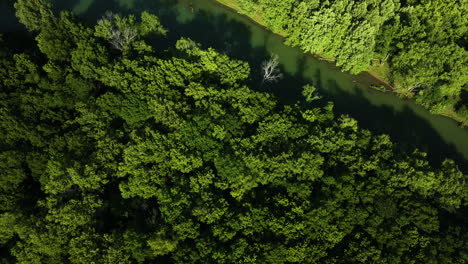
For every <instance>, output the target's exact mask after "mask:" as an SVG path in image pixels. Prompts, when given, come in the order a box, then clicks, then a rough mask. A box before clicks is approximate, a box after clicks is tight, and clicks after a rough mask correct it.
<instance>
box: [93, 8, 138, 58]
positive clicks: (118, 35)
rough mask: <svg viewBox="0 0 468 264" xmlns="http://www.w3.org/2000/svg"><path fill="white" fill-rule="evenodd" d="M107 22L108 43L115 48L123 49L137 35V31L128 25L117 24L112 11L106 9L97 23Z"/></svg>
mask: <svg viewBox="0 0 468 264" xmlns="http://www.w3.org/2000/svg"><path fill="white" fill-rule="evenodd" d="M106 22H107V23H109V43H110V44H111V46H112V47H113V48H115V49H118V50H120V51H123V50H124V49H125V47H127V46H128V45H129V44H130V43H131V42H132V41H134V40H135V39H136V38H137V36H138V31H137V30H136V29H135V28H131V27H130V26H123V27H122V26H118V25H117V23H116V18H115V15H114V13H112V12H111V11H107V12H106V13H105V14H104V16H102V18H101V19H100V20H99V21H98V23H106Z"/></svg>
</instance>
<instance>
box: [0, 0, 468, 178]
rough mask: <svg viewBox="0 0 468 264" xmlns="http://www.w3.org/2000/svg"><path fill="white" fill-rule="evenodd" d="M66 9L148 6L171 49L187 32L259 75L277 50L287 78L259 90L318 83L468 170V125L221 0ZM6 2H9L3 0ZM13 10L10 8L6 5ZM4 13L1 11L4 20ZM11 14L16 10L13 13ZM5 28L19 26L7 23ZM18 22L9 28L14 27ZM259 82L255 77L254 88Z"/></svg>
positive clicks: (374, 125)
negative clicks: (309, 51)
mask: <svg viewBox="0 0 468 264" xmlns="http://www.w3.org/2000/svg"><path fill="white" fill-rule="evenodd" d="M53 2H55V3H54V4H55V6H56V8H57V9H58V10H62V9H65V10H72V11H74V12H75V13H77V14H78V15H79V16H81V17H82V18H84V19H85V20H87V21H89V22H91V23H94V22H95V21H96V20H97V19H98V18H99V17H101V16H102V15H103V14H104V13H105V11H107V10H111V11H114V12H116V13H121V14H129V13H139V12H141V11H143V10H147V11H149V12H151V13H154V14H156V15H158V16H159V17H160V18H161V21H162V23H163V25H164V26H165V27H166V28H167V29H169V34H168V43H156V45H161V46H168V45H170V44H172V43H174V42H175V41H176V40H177V39H178V38H180V37H181V36H185V37H189V38H191V39H193V40H195V41H197V42H199V43H201V44H202V46H203V47H213V48H215V49H217V50H218V51H221V52H224V53H226V54H228V55H229V56H231V57H233V58H237V59H242V60H245V61H248V62H249V63H250V65H251V68H252V74H253V76H254V77H255V76H257V77H258V78H259V75H260V69H259V68H260V65H261V62H262V61H263V60H265V59H266V58H268V57H269V54H271V53H274V54H277V55H278V56H279V60H280V65H281V69H282V71H283V73H284V74H285V77H284V78H283V79H282V80H281V81H280V82H278V83H277V84H268V85H264V86H263V87H261V88H259V89H262V90H264V91H268V92H272V93H274V94H275V95H277V96H278V98H279V99H280V100H281V101H282V102H284V103H295V102H296V101H298V100H302V99H301V95H300V94H301V87H302V85H304V84H306V83H312V84H314V85H315V86H316V87H318V88H319V89H320V93H321V95H322V96H323V99H322V100H329V101H333V102H334V103H335V111H336V113H337V114H348V115H350V116H352V117H353V118H355V119H357V120H358V121H359V124H360V126H361V127H364V128H367V129H370V130H372V131H374V132H376V133H385V134H389V135H390V136H391V137H392V139H393V141H395V142H398V143H400V144H401V147H403V148H408V149H409V150H410V149H414V148H419V149H420V150H422V151H425V152H428V153H429V159H430V160H431V161H435V162H440V161H441V160H443V159H444V158H451V159H454V160H456V161H457V162H459V164H462V165H463V167H464V170H465V171H468V130H466V129H462V128H460V127H458V125H457V123H456V122H455V121H453V120H450V119H448V118H445V117H442V116H436V115H432V114H430V113H429V112H428V111H426V110H424V109H423V108H422V107H419V106H417V105H415V104H414V103H412V102H410V101H406V100H402V99H400V98H398V97H396V96H395V95H394V94H392V93H382V92H379V91H376V90H373V89H369V88H368V87H369V85H371V84H378V81H377V80H375V79H373V78H371V77H370V76H368V75H366V74H361V75H357V76H353V75H350V74H347V73H343V72H341V71H340V70H339V69H337V68H336V67H335V66H334V65H333V64H331V63H328V62H325V61H320V60H319V59H317V58H315V57H313V56H311V55H306V54H304V53H302V52H301V51H300V50H299V49H297V48H291V47H288V46H286V45H284V44H283V39H282V38H281V37H279V36H276V35H274V34H272V33H271V32H269V31H267V30H265V29H264V28H262V27H261V26H259V25H257V24H255V23H254V22H252V21H251V20H249V19H248V18H246V17H244V16H241V15H239V14H237V13H235V12H233V11H232V10H229V9H227V8H226V7H224V6H221V5H220V4H218V3H217V2H215V1H214V0H67V1H59V0H54V1H53ZM0 4H1V2H0ZM4 10H6V9H4ZM1 13H3V11H2V10H1V9H0V17H1ZM10 13H11V12H10ZM4 21H5V19H2V20H1V23H2V24H1V25H0V31H2V30H3V31H5V30H6V31H11V30H13V29H17V28H18V27H13V26H6V25H4V23H6V22H4ZM15 23H16V22H15V21H12V22H11V23H10V24H8V25H14V24H15ZM257 84H259V81H258V80H256V78H254V80H253V81H252V85H253V86H254V87H256V86H257Z"/></svg>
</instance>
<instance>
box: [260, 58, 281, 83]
mask: <svg viewBox="0 0 468 264" xmlns="http://www.w3.org/2000/svg"><path fill="white" fill-rule="evenodd" d="M278 64H279V63H278V55H276V54H271V56H270V59H268V60H266V61H264V62H263V63H262V76H263V80H262V83H261V85H263V84H264V83H265V82H277V81H278V80H280V79H281V78H283V74H282V73H281V72H280V69H279V68H278ZM261 85H260V86H261Z"/></svg>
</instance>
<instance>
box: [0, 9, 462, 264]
mask: <svg viewBox="0 0 468 264" xmlns="http://www.w3.org/2000/svg"><path fill="white" fill-rule="evenodd" d="M38 3H39V2H38ZM239 3H240V4H242V1H241V2H239ZM243 4H247V3H246V2H243ZM296 4H297V2H295V1H289V2H285V3H282V4H278V3H273V2H268V1H261V2H259V4H258V5H261V6H262V7H265V6H268V7H271V8H278V7H277V6H280V8H283V5H284V8H286V7H287V8H292V9H295V8H296ZM307 4H308V6H307V5H306V2H302V3H300V4H298V5H297V6H299V7H298V8H300V10H298V9H295V13H294V14H302V15H303V16H304V17H302V18H301V19H300V20H298V22H297V23H298V24H301V23H306V22H305V21H308V22H313V23H312V25H313V26H314V29H315V30H317V32H314V31H313V30H311V31H309V30H308V29H307V31H303V29H301V30H298V31H294V30H293V31H294V32H295V33H294V34H296V35H295V37H299V38H300V37H301V36H304V39H300V42H302V41H303V42H304V43H308V44H312V43H313V44H317V45H316V46H314V47H311V46H309V47H307V49H310V50H312V49H317V50H322V51H326V52H329V53H333V54H335V55H337V60H338V61H340V60H342V61H343V62H346V63H343V67H344V68H346V69H349V70H356V71H357V70H358V69H359V68H362V67H363V65H364V64H363V63H364V62H365V61H367V60H368V59H369V58H370V56H371V55H370V54H371V53H372V49H367V50H366V49H365V47H367V46H369V45H370V46H373V45H374V44H373V43H374V42H373V41H374V40H373V35H374V34H375V32H374V31H376V30H378V27H379V25H380V24H381V23H383V20H385V17H386V16H391V15H392V14H393V12H394V9H395V8H396V7H394V6H392V4H391V3H390V2H388V1H384V2H383V3H380V2H379V3H377V2H375V1H360V2H359V3H358V4H356V5H351V3H344V2H343V1H335V2H333V3H325V2H323V3H322V5H323V6H320V4H321V3H320V2H319V1H308V2H307ZM379 4H381V6H379ZM19 5H22V6H19V7H18V9H19V10H20V11H21V12H23V13H24V14H25V15H24V18H23V19H24V21H25V23H33V22H31V21H32V20H33V18H34V17H35V16H36V15H31V14H29V13H27V12H29V11H28V10H29V9H33V8H35V7H34V6H31V5H28V4H27V3H26V2H22V1H20V2H19ZM39 6H40V5H39ZM377 6H378V7H377ZM384 6H385V7H384ZM245 7H248V6H245ZM251 7H252V8H256V7H257V6H256V5H255V6H254V5H252V6H251ZM249 8H250V7H249ZM376 10H385V14H382V18H378V19H374V20H372V21H371V19H368V18H369V16H370V17H373V16H374V15H370V14H371V13H372V14H374V13H376V12H377V11H376ZM270 11H271V12H270ZM270 11H269V12H270V13H269V14H268V19H269V21H270V22H271V23H277V22H278V21H279V22H278V23H280V22H281V23H283V22H284V21H285V19H287V17H288V16H289V15H288V13H281V12H279V13H278V12H277V11H278V10H270ZM309 11H311V12H313V13H314V14H315V15H317V17H310V16H309V15H310V14H309ZM348 11H349V12H351V13H352V15H351V14H350V13H349V12H348ZM31 12H32V11H31ZM34 12H36V11H34ZM277 14H281V16H279V15H278V16H277ZM338 14H340V15H338ZM45 17H46V16H45ZM41 19H42V18H41ZM289 19H290V18H289ZM28 21H29V22H28ZM41 21H42V20H41ZM41 21H39V22H38V23H40V24H37V27H35V28H34V29H35V30H36V29H37V30H39V31H40V33H39V36H38V45H39V47H40V50H41V51H42V52H43V53H44V54H45V55H46V56H45V57H40V59H38V58H39V57H36V56H33V55H27V54H16V55H12V56H5V58H4V59H2V60H1V62H0V63H1V65H2V67H0V77H1V78H0V88H1V90H0V98H1V99H2V100H0V116H1V121H0V131H1V132H2V133H0V145H1V146H2V147H3V148H2V150H1V151H0V163H1V164H0V176H1V177H0V190H1V193H0V243H1V244H2V252H3V250H5V251H6V250H7V251H9V252H10V254H11V258H12V259H14V261H16V262H18V263H68V262H70V263H146V262H174V263H240V262H248V263H288V262H298V263H351V262H353V263H354V262H355V263H359V262H361V263H368V262H372V263H402V262H403V263H406V262H408V263H409V262H411V261H421V262H430V261H435V260H437V261H440V262H441V263H451V262H453V263H456V262H457V261H458V263H464V262H466V261H464V260H466V257H465V256H464V255H463V253H462V252H463V249H464V248H465V247H464V241H466V234H467V232H466V230H465V229H466V228H465V227H464V226H463V225H462V224H460V223H461V222H462V221H460V220H459V219H462V217H464V215H463V206H465V205H466V203H467V199H468V197H467V196H466V191H465V190H466V188H467V184H468V183H467V181H466V176H465V175H464V174H463V173H462V172H461V171H460V170H459V169H458V167H457V165H456V164H455V163H454V162H452V161H445V162H444V163H443V164H442V166H440V168H437V169H436V168H434V167H431V166H430V165H429V163H428V161H427V158H426V154H424V153H422V152H418V151H415V152H414V153H410V154H405V153H402V152H400V151H398V145H395V144H393V143H392V142H391V141H390V139H389V137H388V136H385V135H373V134H372V133H371V132H369V131H367V130H363V129H361V128H360V127H359V126H358V123H357V121H356V120H354V119H353V118H352V117H349V116H346V115H343V116H338V117H335V116H334V114H333V103H331V102H328V103H324V104H325V106H324V107H311V106H309V105H308V104H306V105H300V104H296V105H281V104H279V103H278V102H277V101H276V99H275V98H274V97H273V96H272V95H270V94H266V93H262V92H256V91H254V90H252V89H250V88H249V87H247V86H246V82H247V81H248V80H249V78H250V68H249V65H248V64H247V63H245V62H242V61H238V60H232V59H230V58H229V57H227V56H225V55H222V54H219V53H218V52H216V51H215V50H213V49H202V48H201V47H200V45H199V44H197V43H195V42H194V41H192V40H189V39H181V40H179V41H177V43H176V45H175V47H174V48H172V49H168V50H166V51H158V53H153V52H152V47H149V46H147V45H146V44H145V43H144V42H143V41H142V40H141V39H139V37H142V36H144V35H146V34H150V33H156V34H165V30H164V29H163V28H162V27H161V25H160V23H159V21H158V19H157V18H156V17H155V16H153V15H150V14H148V13H143V14H142V16H141V22H137V19H136V18H135V17H134V16H128V17H120V16H115V15H111V16H108V17H106V18H104V19H103V20H101V21H100V22H99V24H98V25H97V26H96V27H95V29H94V31H93V30H91V29H89V28H87V27H85V26H83V25H80V24H78V23H76V22H74V20H73V18H72V16H71V15H70V14H68V13H64V14H62V16H61V17H60V18H50V21H49V22H47V23H48V25H47V26H46V24H47V23H45V22H41ZM54 21H55V22H57V21H58V22H57V23H55V22H54ZM275 21H276V22H275ZM363 21H364V22H363ZM281 23H280V24H278V25H281ZM33 27H34V26H33ZM280 29H284V26H280V27H279V28H278V30H280ZM319 29H320V30H319ZM322 29H323V30H322ZM348 29H352V30H351V31H350V32H348V33H346V31H347V30H348ZM112 30H118V32H120V33H118V34H121V35H120V37H122V36H124V35H125V34H130V33H131V32H133V31H135V32H138V34H139V35H138V37H135V39H132V40H131V41H128V42H125V43H122V44H123V45H122V46H121V47H122V51H123V56H114V55H112V54H113V53H115V51H112V49H113V48H115V47H113V45H114V44H112V43H108V44H106V43H105V42H103V40H104V41H113V39H114V37H115V36H113V35H112V34H113V33H112ZM126 30H129V31H128V32H127V33H125V32H126ZM288 30H289V29H288ZM345 33H346V34H345ZM115 34H117V33H115ZM301 34H305V35H301ZM333 38H336V43H335V42H334V41H335V40H334V39H333ZM294 41H296V42H297V41H299V40H298V39H294ZM320 41H323V43H321V42H320ZM324 43H325V44H326V43H329V44H330V43H334V44H331V46H328V44H326V45H325V44H324ZM322 44H324V45H322ZM425 47H426V45H420V46H418V47H416V46H415V47H414V50H413V51H412V52H411V53H410V52H409V53H408V56H409V57H406V59H403V58H402V59H395V60H394V62H395V65H400V66H401V67H402V68H406V67H407V66H406V65H417V64H420V63H426V58H416V57H417V56H414V54H416V53H418V52H419V51H421V52H422V51H423V50H424V49H425ZM341 48H343V49H341ZM439 48H440V49H441V50H440V51H441V52H442V53H443V54H449V53H451V52H453V53H454V54H455V53H456V54H458V55H457V56H461V55H463V52H461V51H460V50H457V49H456V48H454V46H447V47H445V48H441V47H439ZM444 52H445V53H444ZM156 54H157V55H156ZM409 54H412V55H411V56H412V57H414V58H412V57H411V56H410V55H409ZM460 58H461V57H460ZM434 65H436V66H437V65H439V66H440V67H442V68H444V69H445V67H446V65H444V62H440V63H439V62H437V63H436V64H434ZM453 67H454V68H453V69H454V71H453V72H458V71H460V72H461V69H463V60H461V62H460V64H454V66H453ZM436 68H437V67H436ZM435 72H436V73H440V74H441V75H443V74H445V73H443V74H442V73H441V72H440V71H439V70H438V71H435ZM415 76H416V77H415V78H421V79H424V78H426V79H427V80H431V81H433V82H438V81H439V80H436V79H434V80H432V79H431V78H432V77H431V78H430V76H426V75H424V74H418V72H417V71H415ZM444 78H447V80H448V79H451V77H450V75H447V76H445V75H444ZM408 80H409V81H411V80H410V79H408ZM447 94H448V93H447ZM453 94H455V93H453ZM303 95H304V97H305V101H306V102H309V103H318V100H319V99H320V98H321V97H320V95H318V94H317V93H316V89H315V87H314V86H312V85H306V86H304V87H303ZM2 257H3V256H2ZM2 261H3V259H2Z"/></svg>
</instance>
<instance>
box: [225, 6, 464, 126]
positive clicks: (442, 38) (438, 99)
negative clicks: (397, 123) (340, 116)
mask: <svg viewBox="0 0 468 264" xmlns="http://www.w3.org/2000/svg"><path fill="white" fill-rule="evenodd" d="M219 1H220V2H225V1H228V2H235V3H236V4H237V6H238V8H239V11H240V12H241V13H244V14H247V15H255V16H260V17H261V18H262V21H263V22H264V24H265V25H266V26H267V27H268V28H269V29H271V30H272V31H274V32H276V33H281V34H283V35H285V36H286V43H287V44H289V45H292V46H299V47H301V49H302V50H304V51H305V52H312V53H317V54H320V55H322V56H325V57H331V58H334V59H335V60H336V64H337V65H338V66H341V67H342V69H343V70H345V71H350V72H351V73H359V72H361V71H364V70H369V69H371V71H377V72H379V73H380V74H381V75H382V77H384V78H385V79H386V80H388V81H389V82H390V83H391V84H392V85H393V86H394V87H395V89H396V91H397V92H398V93H399V94H401V95H404V96H409V97H414V98H415V99H416V101H417V102H418V103H419V104H421V105H423V106H424V107H426V108H427V109H429V110H430V111H431V112H433V113H436V114H446V115H449V116H452V117H456V116H458V117H460V118H461V119H460V118H458V119H459V120H463V119H465V125H468V121H467V120H468V85H467V84H468V74H467V72H468V51H467V47H468V15H467V14H468V1H466V0H430V1H429V0H335V1H329V0H282V1H279V0H235V1H230V0H219ZM369 65H371V66H372V67H369Z"/></svg>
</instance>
